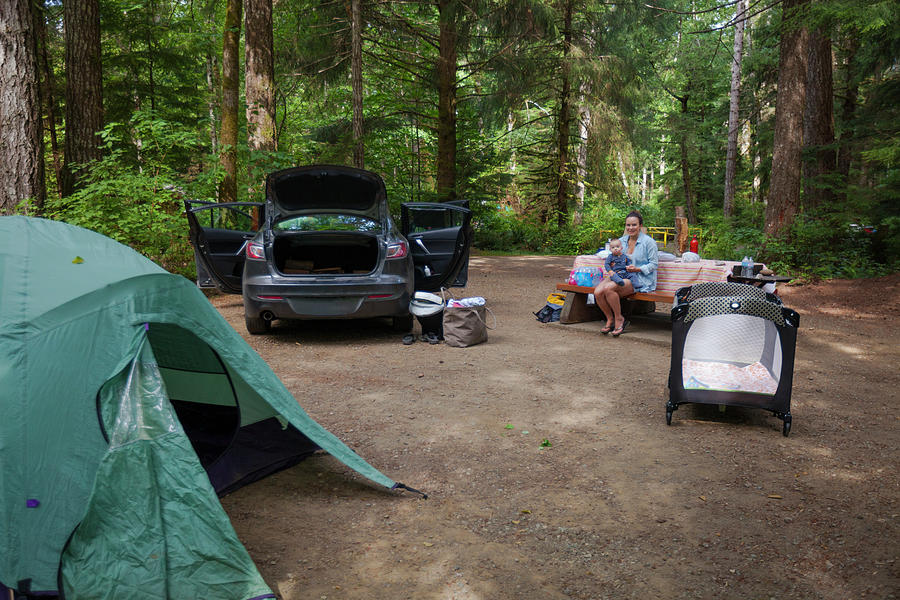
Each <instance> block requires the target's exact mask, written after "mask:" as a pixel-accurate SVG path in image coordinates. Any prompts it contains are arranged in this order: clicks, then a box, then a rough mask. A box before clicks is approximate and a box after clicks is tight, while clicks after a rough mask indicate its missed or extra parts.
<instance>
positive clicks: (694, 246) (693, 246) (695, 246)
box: [691, 234, 700, 254]
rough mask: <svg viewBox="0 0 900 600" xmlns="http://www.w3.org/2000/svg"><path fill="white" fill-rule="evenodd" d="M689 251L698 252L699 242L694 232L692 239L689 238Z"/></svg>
mask: <svg viewBox="0 0 900 600" xmlns="http://www.w3.org/2000/svg"><path fill="white" fill-rule="evenodd" d="M691 252H693V253H694V254H700V242H698V241H697V234H694V239H692V240H691Z"/></svg>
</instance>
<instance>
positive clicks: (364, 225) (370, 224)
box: [272, 213, 381, 232]
mask: <svg viewBox="0 0 900 600" xmlns="http://www.w3.org/2000/svg"><path fill="white" fill-rule="evenodd" d="M272 228H273V229H274V230H275V231H364V232H377V231H379V230H380V229H381V225H380V224H379V223H378V221H376V220H374V219H369V218H368V217H361V216H359V215H341V214H334V213H327V214H313V215H303V216H300V217H291V218H289V219H284V220H282V221H278V222H277V223H275V225H274V226H273V227H272Z"/></svg>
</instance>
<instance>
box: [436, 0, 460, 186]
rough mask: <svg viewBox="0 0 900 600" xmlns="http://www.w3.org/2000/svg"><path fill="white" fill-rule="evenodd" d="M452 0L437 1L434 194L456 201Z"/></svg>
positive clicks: (454, 56)
mask: <svg viewBox="0 0 900 600" xmlns="http://www.w3.org/2000/svg"><path fill="white" fill-rule="evenodd" d="M454 4H455V3H454V2H452V1H451V0H438V3H437V5H438V21H439V27H440V39H439V42H438V45H439V47H438V53H439V58H438V64H437V72H438V73H437V75H438V132H437V134H438V135H437V138H438V139H437V193H438V197H439V198H440V199H441V200H442V201H446V200H453V199H455V198H456V42H457V35H456V11H455V10H454V8H453V7H454Z"/></svg>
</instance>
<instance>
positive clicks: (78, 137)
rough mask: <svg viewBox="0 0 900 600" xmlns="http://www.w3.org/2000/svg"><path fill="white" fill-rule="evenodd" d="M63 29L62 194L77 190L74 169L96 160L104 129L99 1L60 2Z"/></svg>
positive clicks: (99, 153) (76, 178)
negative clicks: (64, 138)
mask: <svg viewBox="0 0 900 600" xmlns="http://www.w3.org/2000/svg"><path fill="white" fill-rule="evenodd" d="M63 21H64V23H65V30H66V59H65V60H66V141H65V152H64V159H63V170H62V181H61V187H62V195H63V196H68V195H70V194H71V193H72V192H73V191H74V190H75V189H76V188H77V187H78V177H77V174H76V172H75V171H76V169H78V168H80V167H81V166H83V165H85V164H87V163H89V162H91V161H93V160H99V159H100V157H101V152H100V138H99V136H98V135H97V132H98V131H100V129H102V128H103V72H102V67H101V64H100V6H99V0H79V1H78V2H65V3H63Z"/></svg>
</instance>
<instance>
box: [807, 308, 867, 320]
mask: <svg viewBox="0 0 900 600" xmlns="http://www.w3.org/2000/svg"><path fill="white" fill-rule="evenodd" d="M817 310H818V312H820V313H822V314H823V315H828V316H831V317H845V318H848V319H857V318H862V319H881V317H880V316H878V315H875V314H872V313H865V312H860V311H859V310H858V309H857V308H854V307H852V306H829V307H819V308H818V309H817Z"/></svg>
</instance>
